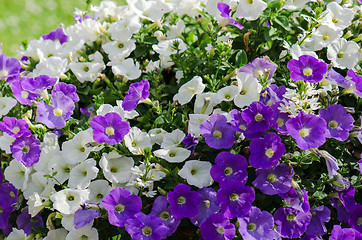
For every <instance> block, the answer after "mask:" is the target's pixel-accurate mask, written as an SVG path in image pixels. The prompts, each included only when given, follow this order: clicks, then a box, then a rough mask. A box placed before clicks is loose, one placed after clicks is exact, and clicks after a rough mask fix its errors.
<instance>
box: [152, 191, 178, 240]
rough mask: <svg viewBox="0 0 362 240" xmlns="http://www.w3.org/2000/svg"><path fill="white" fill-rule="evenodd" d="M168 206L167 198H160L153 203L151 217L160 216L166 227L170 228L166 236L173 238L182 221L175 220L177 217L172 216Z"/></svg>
mask: <svg viewBox="0 0 362 240" xmlns="http://www.w3.org/2000/svg"><path fill="white" fill-rule="evenodd" d="M167 205H168V202H167V198H166V197H164V196H158V197H157V198H156V199H155V201H154V202H153V205H152V211H151V212H150V214H149V215H152V216H159V217H160V218H161V219H162V221H163V223H164V224H165V225H166V227H168V230H167V232H166V236H171V235H172V234H173V233H174V232H175V231H176V229H177V227H178V225H179V224H180V222H181V219H180V218H175V216H174V215H172V214H171V210H170V207H169V206H167Z"/></svg>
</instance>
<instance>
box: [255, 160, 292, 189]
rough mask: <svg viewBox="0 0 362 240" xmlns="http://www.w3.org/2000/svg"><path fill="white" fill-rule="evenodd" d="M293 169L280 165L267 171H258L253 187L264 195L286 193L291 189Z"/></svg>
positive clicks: (286, 165) (283, 164)
mask: <svg viewBox="0 0 362 240" xmlns="http://www.w3.org/2000/svg"><path fill="white" fill-rule="evenodd" d="M293 173H294V172H293V169H291V168H290V167H289V166H288V164H285V163H282V164H278V165H276V166H275V167H272V168H269V169H258V170H257V171H256V179H255V180H254V181H253V185H254V186H255V187H257V188H259V189H260V191H262V192H263V193H265V194H268V195H274V194H280V193H286V192H288V191H289V189H290V188H291V187H292V176H293Z"/></svg>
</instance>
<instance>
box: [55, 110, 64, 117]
mask: <svg viewBox="0 0 362 240" xmlns="http://www.w3.org/2000/svg"><path fill="white" fill-rule="evenodd" d="M53 114H54V116H57V117H59V116H62V114H63V110H62V109H60V108H54V109H53Z"/></svg>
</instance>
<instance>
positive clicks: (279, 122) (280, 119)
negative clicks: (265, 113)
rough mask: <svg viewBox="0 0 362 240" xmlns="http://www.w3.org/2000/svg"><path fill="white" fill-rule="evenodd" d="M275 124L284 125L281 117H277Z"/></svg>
mask: <svg viewBox="0 0 362 240" xmlns="http://www.w3.org/2000/svg"><path fill="white" fill-rule="evenodd" d="M277 124H278V126H279V127H282V126H283V125H284V120H283V119H282V118H278V119H277Z"/></svg>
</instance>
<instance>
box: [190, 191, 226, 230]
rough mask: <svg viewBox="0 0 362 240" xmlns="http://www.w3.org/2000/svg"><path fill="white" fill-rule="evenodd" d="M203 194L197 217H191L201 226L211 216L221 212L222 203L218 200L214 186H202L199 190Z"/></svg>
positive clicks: (193, 221)
mask: <svg viewBox="0 0 362 240" xmlns="http://www.w3.org/2000/svg"><path fill="white" fill-rule="evenodd" d="M198 192H199V193H200V196H201V201H200V203H199V212H198V214H197V216H196V217H194V218H191V219H190V220H191V222H192V223H193V224H194V225H196V226H200V225H201V224H202V223H203V222H204V221H205V220H206V219H207V218H208V217H209V216H211V215H212V214H215V213H217V212H219V210H220V205H219V203H218V202H217V197H216V192H215V190H214V189H212V188H201V189H199V191H198Z"/></svg>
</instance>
